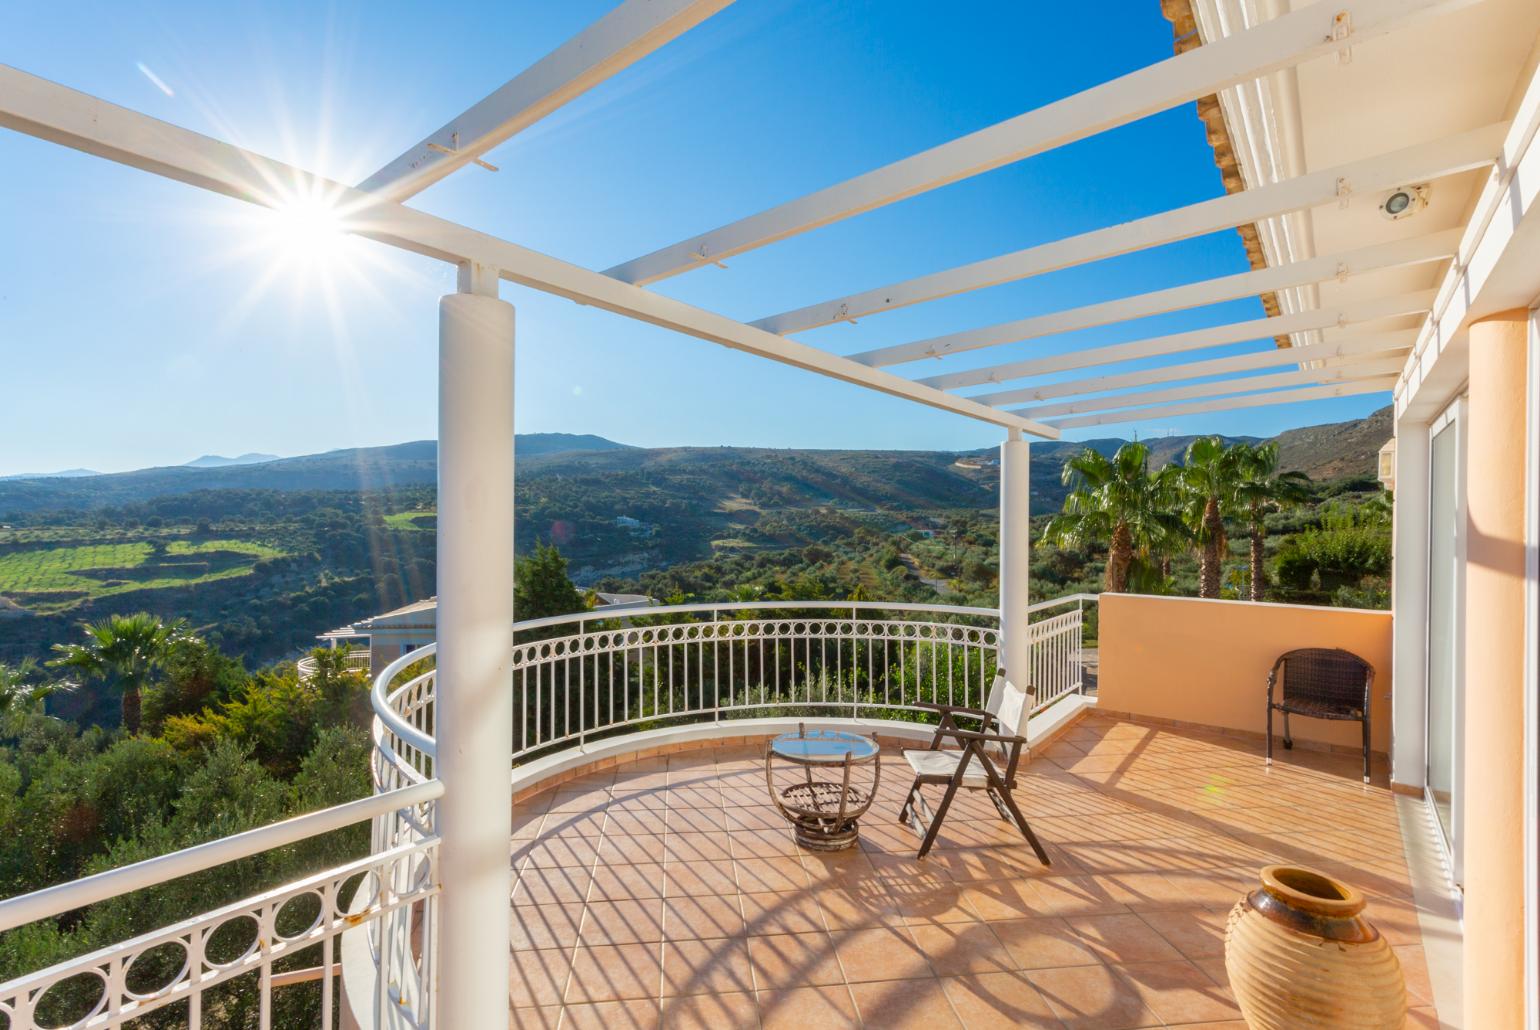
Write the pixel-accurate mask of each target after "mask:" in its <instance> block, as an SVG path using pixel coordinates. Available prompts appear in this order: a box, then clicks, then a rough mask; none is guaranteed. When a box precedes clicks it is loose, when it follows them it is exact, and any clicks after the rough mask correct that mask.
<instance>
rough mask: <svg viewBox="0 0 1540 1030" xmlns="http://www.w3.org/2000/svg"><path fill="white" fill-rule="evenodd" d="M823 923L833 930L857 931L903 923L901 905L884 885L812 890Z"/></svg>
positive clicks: (828, 887) (822, 887)
mask: <svg viewBox="0 0 1540 1030" xmlns="http://www.w3.org/2000/svg"><path fill="white" fill-rule="evenodd" d="M813 897H814V898H815V899H817V902H818V907H819V908H820V909H821V910H822V911H823V918H824V922H825V923H827V924H828V927H829V929H831V930H855V929H860V928H862V927H868V926H891V925H898V924H902V923H903V922H904V918H903V916H902V914H901V913H900V912H899V910H898V906H897V905H896V904H895V903H894V901H893V898H892V896H891V895H889V894H888V892H887V889H886V888H884V887H882V886H857V887H847V886H834V885H832V884H829V885H823V886H819V887H818V888H817V889H816V890H814V891H813Z"/></svg>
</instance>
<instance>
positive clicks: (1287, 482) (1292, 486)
mask: <svg viewBox="0 0 1540 1030" xmlns="http://www.w3.org/2000/svg"><path fill="white" fill-rule="evenodd" d="M1232 450H1233V451H1234V452H1235V454H1236V462H1237V464H1238V465H1239V466H1240V481H1239V482H1238V483H1236V485H1235V500H1236V504H1237V506H1238V507H1239V508H1240V509H1241V511H1242V512H1243V513H1244V515H1245V518H1246V524H1247V528H1248V530H1249V532H1250V535H1251V599H1252V600H1253V601H1260V600H1262V595H1263V594H1264V593H1265V592H1266V590H1267V573H1266V571H1265V570H1264V568H1263V565H1262V558H1263V552H1262V542H1263V540H1264V539H1266V537H1267V525H1266V522H1265V516H1266V515H1267V513H1268V512H1269V511H1275V510H1277V509H1279V508H1282V507H1285V506H1291V505H1295V504H1299V503H1300V502H1301V501H1303V500H1305V499H1306V498H1307V497H1309V496H1310V477H1309V476H1307V475H1305V474H1304V473H1303V472H1279V471H1278V444H1277V442H1276V441H1274V442H1272V443H1265V444H1261V445H1260V446H1256V447H1253V446H1252V445H1250V444H1244V443H1239V444H1236V445H1235V446H1234V447H1233V448H1232Z"/></svg>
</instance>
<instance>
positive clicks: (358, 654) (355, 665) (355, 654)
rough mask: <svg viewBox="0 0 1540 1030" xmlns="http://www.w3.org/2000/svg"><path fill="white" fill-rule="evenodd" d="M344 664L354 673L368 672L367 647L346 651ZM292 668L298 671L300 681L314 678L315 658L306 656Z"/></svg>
mask: <svg viewBox="0 0 1540 1030" xmlns="http://www.w3.org/2000/svg"><path fill="white" fill-rule="evenodd" d="M345 664H346V666H347V668H349V669H352V670H354V671H357V672H362V673H368V672H369V649H368V648H367V647H355V648H353V649H351V650H350V651H348V655H347V659H346V662H345ZM294 667H295V668H296V669H297V670H298V671H299V678H300V679H302V680H306V679H309V678H310V677H312V676H314V675H315V674H316V660H315V656H314V655H308V654H307V655H306V656H305V657H303V658H301V659H300V660H299V661H297V662H295V663H294Z"/></svg>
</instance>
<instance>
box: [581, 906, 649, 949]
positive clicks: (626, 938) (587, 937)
mask: <svg viewBox="0 0 1540 1030" xmlns="http://www.w3.org/2000/svg"><path fill="white" fill-rule="evenodd" d="M581 936H582V942H583V943H584V944H588V945H595V944H652V943H656V942H658V941H661V940H662V939H663V901H662V899H661V898H648V899H644V900H641V901H590V902H589V903H588V906H587V910H586V911H585V912H584V914H583V929H582V935H581Z"/></svg>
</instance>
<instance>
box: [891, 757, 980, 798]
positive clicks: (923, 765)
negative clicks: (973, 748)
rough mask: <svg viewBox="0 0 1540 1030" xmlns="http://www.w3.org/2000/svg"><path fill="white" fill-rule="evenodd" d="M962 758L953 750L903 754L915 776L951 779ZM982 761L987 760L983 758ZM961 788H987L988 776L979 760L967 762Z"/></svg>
mask: <svg viewBox="0 0 1540 1030" xmlns="http://www.w3.org/2000/svg"><path fill="white" fill-rule="evenodd" d="M962 758H963V752H962V751H958V750H956V749H954V748H946V749H944V750H941V751H905V752H904V759H905V760H906V761H907V762H908V763H909V768H911V769H913V770H914V774H915V775H916V776H944V777H946V778H947V779H951V778H952V776H953V774H955V773H956V772H957V765H958V763H959V762H961V761H962ZM984 761H988V759H987V758H985V759H984ZM962 786H963V787H965V788H967V789H969V790H982V789H983V788H985V787H987V786H989V774H988V773H987V772H985V771H984V766H983V764H982V763H981V762H980V760H979V759H977V758H975V759H974V760H973V761H971V762H969V763H968V768H966V769H964V770H963V777H962Z"/></svg>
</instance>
